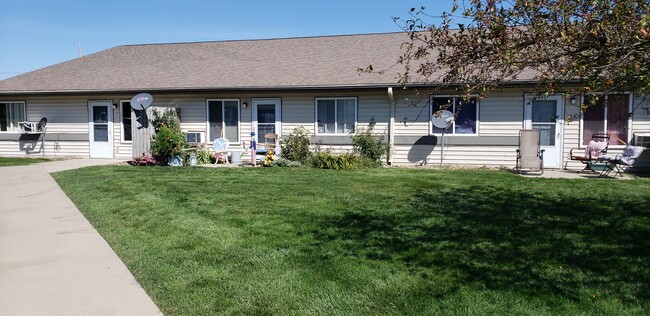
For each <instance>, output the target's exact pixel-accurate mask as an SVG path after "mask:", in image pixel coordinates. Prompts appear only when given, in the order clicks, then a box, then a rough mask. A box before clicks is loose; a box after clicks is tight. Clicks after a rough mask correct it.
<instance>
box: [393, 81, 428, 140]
mask: <svg viewBox="0 0 650 316" xmlns="http://www.w3.org/2000/svg"><path fill="white" fill-rule="evenodd" d="M430 111H431V108H430V106H429V101H428V98H426V97H421V96H418V95H416V94H414V93H412V92H408V91H407V92H402V91H397V92H395V129H394V133H395V136H402V135H429V117H430V115H429V112H430Z"/></svg>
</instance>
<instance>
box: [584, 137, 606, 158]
mask: <svg viewBox="0 0 650 316" xmlns="http://www.w3.org/2000/svg"><path fill="white" fill-rule="evenodd" d="M605 149H607V142H597V141H594V140H591V141H589V145H587V148H585V157H590V158H592V159H593V158H597V157H599V156H601V155H602V154H603V151H604V150H605Z"/></svg>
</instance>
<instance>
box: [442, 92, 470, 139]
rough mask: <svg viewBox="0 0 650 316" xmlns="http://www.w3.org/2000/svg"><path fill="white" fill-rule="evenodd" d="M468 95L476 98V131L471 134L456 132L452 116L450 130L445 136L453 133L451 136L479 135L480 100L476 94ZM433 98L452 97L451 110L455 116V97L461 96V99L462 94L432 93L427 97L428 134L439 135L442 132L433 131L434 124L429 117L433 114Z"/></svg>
mask: <svg viewBox="0 0 650 316" xmlns="http://www.w3.org/2000/svg"><path fill="white" fill-rule="evenodd" d="M469 97H470V98H476V133H472V134H467V133H465V134H456V119H455V118H454V123H453V124H452V126H451V132H445V135H447V136H449V135H453V136H460V137H468V136H478V135H479V132H480V131H479V126H480V125H481V124H479V123H480V121H481V120H480V116H481V112H480V109H481V107H480V104H481V101H480V100H479V99H478V95H474V94H472V95H470V96H469ZM433 98H454V101H453V103H452V104H453V107H454V109H453V111H451V112H452V113H454V116H455V115H456V111H455V110H456V109H455V108H456V100H455V99H456V98H461V99H462V98H463V96H461V95H455V94H437V95H432V96H430V97H429V135H431V136H441V135H442V133H434V132H433V130H434V129H433V128H434V126H433V122H432V121H431V117H432V115H433Z"/></svg>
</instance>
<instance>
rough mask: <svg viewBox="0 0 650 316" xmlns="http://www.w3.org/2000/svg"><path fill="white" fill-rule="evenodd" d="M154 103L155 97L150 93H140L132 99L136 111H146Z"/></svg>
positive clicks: (132, 105)
mask: <svg viewBox="0 0 650 316" xmlns="http://www.w3.org/2000/svg"><path fill="white" fill-rule="evenodd" d="M151 103H153V97H152V96H151V94H149V93H138V94H137V95H136V96H134V97H133V98H131V107H132V108H133V109H134V110H146V109H147V108H148V107H150V106H151Z"/></svg>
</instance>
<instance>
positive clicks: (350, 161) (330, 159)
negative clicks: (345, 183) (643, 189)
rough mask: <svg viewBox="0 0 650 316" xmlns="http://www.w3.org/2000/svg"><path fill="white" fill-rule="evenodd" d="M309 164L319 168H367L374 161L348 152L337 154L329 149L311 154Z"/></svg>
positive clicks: (372, 164)
mask: <svg viewBox="0 0 650 316" xmlns="http://www.w3.org/2000/svg"><path fill="white" fill-rule="evenodd" d="M311 165H312V166H313V167H315V168H320V169H334V170H353V169H358V168H368V167H370V166H374V163H373V162H372V161H370V160H369V159H367V158H363V157H361V156H359V155H357V154H349V153H348V154H342V155H337V154H333V153H331V152H329V151H321V152H317V153H315V154H314V155H313V156H312V158H311Z"/></svg>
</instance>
